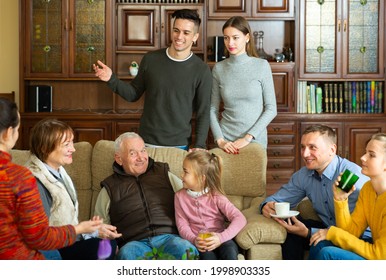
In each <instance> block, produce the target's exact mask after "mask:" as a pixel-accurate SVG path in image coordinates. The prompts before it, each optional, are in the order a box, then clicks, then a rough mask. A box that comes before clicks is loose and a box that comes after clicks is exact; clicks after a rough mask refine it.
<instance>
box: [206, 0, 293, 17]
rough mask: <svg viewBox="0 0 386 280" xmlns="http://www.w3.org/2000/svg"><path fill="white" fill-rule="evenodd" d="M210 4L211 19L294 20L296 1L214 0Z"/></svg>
mask: <svg viewBox="0 0 386 280" xmlns="http://www.w3.org/2000/svg"><path fill="white" fill-rule="evenodd" d="M207 2H208V11H209V13H208V14H209V18H226V19H228V18H229V17H231V16H234V15H238V16H243V17H246V18H255V19H273V18H281V19H294V0H213V1H207Z"/></svg>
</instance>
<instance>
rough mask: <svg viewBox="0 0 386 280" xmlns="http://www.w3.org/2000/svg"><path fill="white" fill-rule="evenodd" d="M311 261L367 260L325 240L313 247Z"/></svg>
mask: <svg viewBox="0 0 386 280" xmlns="http://www.w3.org/2000/svg"><path fill="white" fill-rule="evenodd" d="M308 259H310V260H365V258H363V257H361V256H359V255H358V254H355V253H353V252H351V251H348V250H344V249H342V248H339V247H337V246H335V245H334V244H333V243H332V242H331V241H327V240H323V241H321V242H319V243H318V244H317V245H316V246H311V248H310V255H309V257H308Z"/></svg>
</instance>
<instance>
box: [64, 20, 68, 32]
mask: <svg viewBox="0 0 386 280" xmlns="http://www.w3.org/2000/svg"><path fill="white" fill-rule="evenodd" d="M67 25H68V21H67V19H65V20H64V30H66V31H67V28H68V26H67Z"/></svg>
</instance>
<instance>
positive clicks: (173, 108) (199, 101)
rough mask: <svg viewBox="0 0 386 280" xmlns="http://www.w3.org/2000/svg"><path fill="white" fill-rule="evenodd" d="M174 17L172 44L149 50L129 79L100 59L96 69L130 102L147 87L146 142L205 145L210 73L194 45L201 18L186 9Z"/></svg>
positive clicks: (142, 132)
mask: <svg viewBox="0 0 386 280" xmlns="http://www.w3.org/2000/svg"><path fill="white" fill-rule="evenodd" d="M172 17H173V18H175V20H174V24H173V32H172V35H171V36H172V38H171V39H172V44H171V46H170V47H169V48H166V49H160V50H157V51H153V52H149V53H147V54H146V55H145V56H144V57H143V58H142V61H141V64H140V67H139V72H138V75H137V76H136V77H135V78H134V80H133V81H132V82H131V83H126V82H123V81H121V80H119V79H118V78H117V76H116V75H115V74H113V73H112V70H111V69H110V68H109V67H108V66H106V65H105V64H103V63H102V62H101V61H98V65H94V70H95V75H96V76H97V77H98V78H99V79H101V80H102V81H105V82H107V83H108V86H109V87H110V88H111V89H112V90H113V91H114V92H116V93H117V94H119V95H120V96H121V97H123V98H124V99H125V100H127V101H129V102H134V101H137V100H138V99H139V98H140V97H141V96H142V94H143V93H144V92H146V96H145V103H144V108H143V114H142V117H141V121H140V127H139V134H140V135H141V136H142V138H143V139H144V140H145V143H146V144H147V145H155V146H178V147H181V148H184V149H188V148H189V147H190V146H191V147H192V148H205V147H206V144H205V142H206V138H207V135H208V130H209V107H210V94H211V90H212V75H211V72H210V69H209V66H208V65H207V64H206V63H204V62H203V61H202V60H201V59H200V58H199V57H197V56H196V55H195V54H193V52H192V51H191V49H192V45H193V43H195V42H196V41H197V39H198V36H199V33H198V30H199V27H200V23H201V19H200V17H199V15H198V14H197V12H196V11H193V10H187V9H183V10H178V11H175V12H174V14H173V16H172ZM194 113H195V121H196V127H195V137H194V138H195V143H192V138H193V137H192V126H191V122H192V117H193V114H194Z"/></svg>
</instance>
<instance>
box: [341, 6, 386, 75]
mask: <svg viewBox="0 0 386 280" xmlns="http://www.w3.org/2000/svg"><path fill="white" fill-rule="evenodd" d="M379 4H380V3H379V0H357V1H349V4H348V23H347V24H348V66H347V74H354V73H358V74H361V73H375V74H376V73H378V72H379V67H380V65H379V40H380V38H379V36H383V33H382V32H380V30H379V10H378V7H379ZM383 32H384V31H383ZM382 40H383V39H382Z"/></svg>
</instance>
